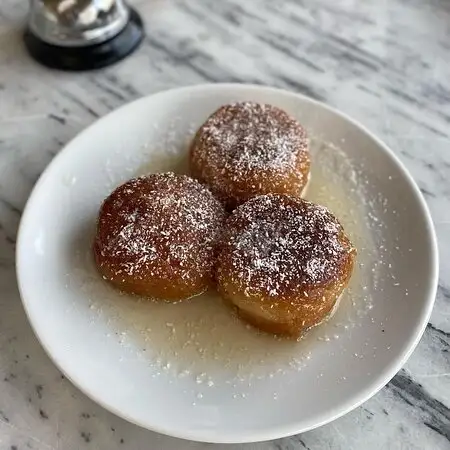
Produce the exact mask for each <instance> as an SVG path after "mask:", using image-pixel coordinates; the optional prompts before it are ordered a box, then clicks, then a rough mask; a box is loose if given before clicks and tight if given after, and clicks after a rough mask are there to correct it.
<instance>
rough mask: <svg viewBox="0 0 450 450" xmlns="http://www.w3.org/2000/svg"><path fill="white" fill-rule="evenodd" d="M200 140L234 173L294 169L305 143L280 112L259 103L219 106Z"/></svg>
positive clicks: (302, 132) (293, 123)
mask: <svg viewBox="0 0 450 450" xmlns="http://www.w3.org/2000/svg"><path fill="white" fill-rule="evenodd" d="M201 134H202V136H203V137H202V140H204V141H206V142H207V144H208V146H210V147H214V149H215V151H216V155H217V158H218V159H220V161H217V163H218V164H222V165H223V166H224V167H227V166H230V165H232V166H233V167H234V168H235V169H236V170H237V171H240V172H241V173H245V172H246V171H249V170H267V169H272V170H280V169H284V168H285V167H294V164H295V161H296V159H297V158H298V153H299V152H306V151H307V147H308V143H307V140H306V132H305V130H304V129H303V127H302V126H301V125H300V124H299V123H298V122H297V121H296V120H294V119H293V118H291V117H290V116H288V115H287V114H286V113H285V112H284V111H282V110H280V109H278V108H276V107H274V106H271V105H265V104H260V103H252V102H242V103H233V104H231V105H227V106H224V107H222V108H221V109H220V110H219V111H218V112H217V113H215V114H214V115H213V116H212V117H211V118H210V119H209V120H208V121H207V122H206V124H205V125H204V126H203V127H202V129H201Z"/></svg>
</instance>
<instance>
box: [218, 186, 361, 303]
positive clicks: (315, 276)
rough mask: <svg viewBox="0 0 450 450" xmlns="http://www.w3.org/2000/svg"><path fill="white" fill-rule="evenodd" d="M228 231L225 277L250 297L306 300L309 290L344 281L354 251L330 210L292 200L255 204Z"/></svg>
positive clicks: (277, 197) (250, 203) (243, 207)
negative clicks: (344, 271) (342, 277)
mask: <svg viewBox="0 0 450 450" xmlns="http://www.w3.org/2000/svg"><path fill="white" fill-rule="evenodd" d="M228 227H229V229H230V232H229V233H227V236H226V238H225V241H226V242H225V244H224V251H223V253H221V257H222V258H223V257H224V255H227V256H226V257H225V258H226V260H227V264H226V267H228V269H225V271H226V274H227V275H226V276H230V277H232V278H233V281H232V282H233V283H237V284H239V285H242V286H243V287H244V286H245V287H246V288H245V289H246V294H247V295H251V294H252V293H255V295H263V296H268V297H275V298H277V299H281V298H283V297H284V296H285V295H286V297H287V298H290V297H292V295H299V294H302V296H307V294H304V292H303V291H304V290H306V289H307V287H306V286H311V285H319V284H321V283H325V284H327V283H330V282H332V281H333V280H335V279H339V277H340V276H342V273H343V268H344V267H345V266H346V265H347V264H348V261H349V253H352V252H353V251H354V248H353V247H352V245H351V244H350V243H349V241H348V239H347V238H346V237H345V236H344V234H343V233H344V232H343V229H342V226H341V225H340V224H339V222H338V221H337V220H336V218H335V217H334V216H333V215H332V214H331V213H330V212H329V211H328V209H327V208H325V207H323V206H320V205H316V204H313V203H311V202H307V201H304V200H301V199H299V198H295V197H291V196H285V195H279V194H278V195H273V194H269V195H264V196H260V197H256V198H253V199H251V200H249V201H248V202H247V203H245V204H244V205H241V206H240V207H239V208H238V209H236V210H235V211H234V212H233V214H232V216H231V218H230V219H229V221H228ZM222 267H223V265H222V264H220V265H219V269H220V268H222ZM230 267H231V268H230ZM230 271H231V272H230ZM219 276H220V275H219ZM294 292H295V293H296V294H293V293H294Z"/></svg>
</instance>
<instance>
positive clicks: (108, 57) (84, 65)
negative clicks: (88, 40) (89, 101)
mask: <svg viewBox="0 0 450 450" xmlns="http://www.w3.org/2000/svg"><path fill="white" fill-rule="evenodd" d="M143 37H144V26H143V23H142V19H141V17H140V16H139V14H138V13H137V12H136V11H135V10H134V9H132V8H131V10H130V19H129V21H128V23H127V25H126V26H125V28H124V29H123V30H122V31H121V32H120V33H119V34H118V35H116V36H114V37H113V38H111V39H109V40H108V41H105V42H102V43H100V44H95V45H89V46H85V47H61V46H58V45H52V44H48V43H46V42H44V41H42V40H41V39H39V38H38V37H37V36H36V35H34V34H33V33H32V31H31V30H29V29H27V30H26V31H25V35H24V41H25V45H26V47H27V49H28V51H29V53H30V55H31V56H32V57H33V58H34V59H35V60H36V61H37V62H39V63H40V64H43V65H44V66H47V67H50V68H52V69H59V70H67V71H82V70H93V69H101V68H102V67H106V66H109V65H111V64H114V63H116V62H118V61H120V60H121V59H123V58H125V57H126V56H128V55H129V54H130V53H132V52H133V51H134V50H135V49H136V48H137V47H138V46H139V44H140V43H141V41H142V39H143Z"/></svg>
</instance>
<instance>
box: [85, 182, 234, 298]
mask: <svg viewBox="0 0 450 450" xmlns="http://www.w3.org/2000/svg"><path fill="white" fill-rule="evenodd" d="M224 220H225V212H224V209H223V206H222V205H221V204H220V202H219V201H218V200H217V199H216V198H214V197H213V195H212V194H211V192H210V191H209V190H208V189H207V188H206V187H204V186H202V185H201V184H200V183H198V182H197V181H196V180H193V179H192V178H190V177H188V176H185V175H175V174H173V173H165V174H152V175H148V176H144V177H140V178H135V179H132V180H130V181H128V182H126V183H125V184H123V185H122V186H119V187H118V188H117V189H116V190H115V191H114V192H113V193H112V194H111V195H110V196H109V197H108V198H107V199H106V200H105V202H104V203H103V205H102V207H101V209H100V214H99V218H98V225H97V235H96V237H95V242H94V255H95V261H96V263H97V266H98V269H99V271H100V272H101V274H102V275H103V278H105V279H106V280H108V281H110V282H111V283H112V284H113V285H115V286H116V287H118V288H119V289H121V290H123V291H125V292H131V293H135V294H140V295H144V296H148V297H153V298H159V299H167V300H178V299H184V298H188V297H192V296H194V295H198V294H201V293H202V292H203V291H205V290H206V289H207V288H208V287H209V286H210V284H211V282H212V278H213V265H214V261H215V251H216V247H215V245H216V240H217V238H218V234H219V232H220V230H221V228H222V225H223V222H224Z"/></svg>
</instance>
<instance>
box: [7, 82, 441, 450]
mask: <svg viewBox="0 0 450 450" xmlns="http://www.w3.org/2000/svg"><path fill="white" fill-rule="evenodd" d="M222 89H223V90H229V89H232V90H245V91H247V92H248V93H249V94H251V91H265V92H269V93H272V94H281V95H285V96H286V95H287V96H290V97H296V98H297V99H299V100H300V101H302V102H304V103H310V104H313V105H314V106H316V107H319V108H322V109H325V110H327V111H328V112H330V113H332V114H334V115H336V116H338V117H340V118H341V119H343V120H344V121H346V122H349V123H350V124H351V125H352V126H353V127H356V128H357V129H359V131H361V132H362V133H363V134H365V135H366V136H368V137H369V138H370V139H372V140H373V141H374V142H375V143H376V144H377V146H378V147H379V148H380V149H382V151H383V152H384V153H386V154H387V155H388V157H389V158H390V159H391V160H392V162H393V164H395V166H396V167H397V169H398V170H399V171H400V172H401V174H402V176H403V177H404V178H405V180H406V181H407V183H408V187H409V188H410V192H411V193H412V194H414V196H415V197H416V199H417V200H418V204H419V206H420V209H421V213H422V216H423V218H424V220H425V225H426V229H427V232H428V238H429V240H430V244H431V245H430V252H431V267H430V272H431V276H430V282H429V284H430V287H429V289H428V293H427V296H426V299H425V303H424V304H425V305H426V309H425V312H424V314H423V315H422V318H421V322H419V326H418V327H417V329H416V331H415V336H414V339H412V340H411V341H410V342H409V343H408V344H407V345H406V347H405V348H404V349H403V352H402V353H401V354H399V355H398V356H397V357H396V358H395V360H394V362H393V363H392V364H390V365H389V366H387V367H386V368H385V369H384V370H383V371H381V372H380V374H379V375H378V376H377V377H376V379H375V380H374V381H373V382H372V383H371V384H370V385H369V386H367V387H366V388H365V389H361V390H360V391H359V392H358V393H356V394H354V395H353V396H351V397H349V399H347V400H346V401H344V402H343V403H342V404H341V405H342V406H341V407H340V408H335V409H337V410H338V411H331V412H329V413H323V414H322V420H320V421H315V422H314V423H306V424H303V425H302V426H299V425H297V426H295V425H294V424H289V425H287V426H283V427H275V428H271V429H270V430H268V431H264V432H258V433H253V434H252V432H240V434H236V435H232V436H230V437H228V436H225V435H221V434H220V433H214V432H211V430H209V429H208V430H202V431H194V432H177V430H176V429H173V428H171V427H170V426H159V425H157V426H153V425H151V424H148V423H145V421H143V420H138V419H135V418H133V417H130V416H128V415H127V414H126V413H123V412H122V411H120V410H119V409H118V408H116V407H115V406H114V405H111V404H109V402H108V401H105V400H103V398H100V397H99V396H98V395H97V394H96V393H95V392H90V391H89V389H88V388H85V387H84V386H83V382H82V381H78V380H75V379H73V378H72V377H71V376H70V374H68V373H67V372H66V371H65V369H64V367H62V365H61V364H60V362H59V361H58V360H57V358H56V357H55V356H53V354H52V353H51V350H50V346H49V345H48V342H46V341H45V339H44V338H42V337H41V336H40V334H39V331H38V330H39V326H38V324H37V322H36V323H35V322H34V321H33V316H32V314H31V313H30V310H29V308H28V303H29V301H30V300H29V298H30V297H28V299H27V296H26V294H25V287H24V285H23V282H22V281H21V275H20V274H21V265H22V263H21V261H22V259H23V257H24V256H23V255H24V253H25V252H24V250H22V249H23V246H24V244H23V239H22V236H23V234H24V231H23V230H24V229H25V227H26V225H27V223H28V220H27V217H28V214H30V210H31V209H32V204H33V202H34V199H35V198H36V196H37V195H38V194H39V191H40V188H41V186H42V185H43V184H44V183H45V182H46V180H47V178H48V177H49V176H51V172H52V171H53V168H54V167H56V165H57V164H58V162H59V160H60V159H62V158H64V157H65V154H67V150H68V148H69V147H71V146H72V145H73V143H74V142H75V141H76V140H77V139H79V138H81V137H82V135H84V134H85V133H88V132H90V130H91V128H94V127H97V126H98V125H99V124H101V123H102V121H106V120H107V119H109V118H110V117H111V116H112V115H114V114H117V113H118V112H119V111H122V110H123V109H126V108H128V107H131V106H132V105H133V106H134V105H136V104H138V103H140V102H142V103H144V102H146V101H148V100H149V99H150V98H155V97H158V96H164V95H167V94H168V93H171V94H177V93H178V94H183V93H186V92H193V91H205V90H206V91H208V90H210V91H216V90H222ZM15 268H16V278H17V284H18V289H19V294H20V298H21V301H22V305H23V307H24V310H25V314H26V316H27V319H28V322H29V324H30V326H31V328H32V330H33V333H34V335H35V336H36V338H37V340H38V342H39V343H40V345H41V346H42V348H43V349H44V351H45V353H46V354H47V355H48V357H49V358H50V360H51V361H52V362H53V364H55V366H56V367H57V368H58V370H60V371H61V372H62V373H63V374H64V375H65V377H66V378H68V379H69V380H70V382H71V383H72V384H73V385H74V386H75V387H76V388H77V389H79V390H80V391H81V392H82V393H83V394H84V395H86V396H87V397H88V398H90V399H91V400H92V401H94V402H95V403H97V404H98V405H100V406H101V407H103V408H104V409H106V410H107V411H109V412H112V413H113V414H115V415H116V416H118V417H121V418H122V419H124V420H126V421H128V422H130V423H132V424H135V425H138V426H140V427H142V428H144V429H147V430H150V431H153V432H157V433H161V434H164V435H167V436H172V437H176V438H180V439H186V440H191V441H197V442H207V443H221V444H233V443H252V442H262V441H270V440H274V439H279V438H283V437H287V436H293V435H296V434H299V433H304V432H306V431H310V430H313V429H315V428H318V427H320V426H322V425H325V424H327V423H330V422H332V421H334V420H336V419H338V418H339V417H342V416H344V415H346V414H347V413H349V412H350V411H352V410H353V409H355V408H357V407H358V406H360V405H361V404H363V403H364V402H366V401H367V400H369V399H370V398H371V397H372V396H374V395H375V394H376V393H378V392H379V391H380V390H381V389H382V388H383V387H384V386H385V385H386V384H387V383H388V382H389V381H390V380H391V379H392V378H393V377H394V376H395V375H396V374H397V372H398V371H399V370H400V369H401V368H402V367H403V365H404V364H405V363H406V361H407V360H408V358H409V357H410V356H411V354H412V352H413V351H414V350H415V348H416V347H417V345H418V343H419V341H420V339H421V338H422V335H423V333H424V331H425V329H426V326H427V324H428V321H429V318H430V316H431V313H432V310H433V306H434V303H435V299H436V293H437V287H438V280H439V253H438V243H437V236H436V231H435V227H434V224H433V219H432V217H431V214H430V210H429V207H428V205H427V203H426V201H425V199H424V197H423V195H422V193H421V192H420V189H419V187H418V186H417V184H416V182H415V180H414V178H413V177H412V175H411V174H410V173H409V171H408V169H407V168H406V167H405V166H404V164H403V163H402V162H401V160H400V159H399V158H398V156H397V155H396V154H395V153H394V151H393V150H391V148H390V147H389V146H388V145H387V144H385V143H384V142H383V141H382V140H381V139H380V138H378V137H377V136H376V135H375V134H374V133H372V132H371V131H370V130H369V129H368V128H366V126H365V125H363V124H362V123H360V122H358V121H357V120H355V119H353V118H352V117H350V116H348V115H347V114H346V113H344V112H341V111H339V110H338V109H336V108H334V107H332V106H329V105H327V104H325V103H323V102H321V101H318V100H315V99H313V98H310V97H308V96H306V95H304V94H300V93H297V92H292V91H289V90H287V89H280V88H276V87H271V86H265V85H257V84H243V83H204V84H196V85H190V86H182V87H176V88H168V89H164V90H161V91H158V92H155V93H151V94H149V95H144V96H142V97H140V98H138V99H136V100H133V101H130V102H128V103H125V104H123V105H121V106H120V107H118V108H116V109H114V110H112V111H110V112H108V113H107V114H105V115H104V116H102V117H100V118H99V119H97V120H95V121H94V122H93V123H91V124H90V125H88V126H87V127H85V128H83V129H82V130H81V131H80V132H79V133H77V134H76V135H75V136H74V137H73V138H72V139H71V140H69V141H68V142H67V143H66V144H65V145H64V146H63V147H62V148H61V150H60V151H59V152H58V154H57V155H56V156H55V157H54V158H53V159H52V160H51V161H50V162H49V164H48V165H47V166H46V168H45V169H44V171H43V172H42V173H41V175H40V176H39V178H38V180H37V182H36V183H35V185H34V186H33V188H32V190H31V192H30V194H29V196H28V199H27V201H26V204H25V207H24V209H23V213H22V216H21V219H20V223H19V227H18V232H17V243H16V252H15ZM304 422H307V421H304Z"/></svg>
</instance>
